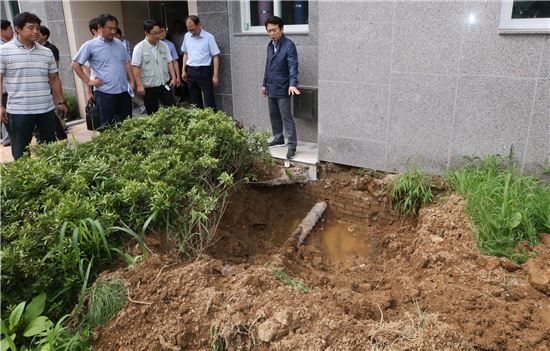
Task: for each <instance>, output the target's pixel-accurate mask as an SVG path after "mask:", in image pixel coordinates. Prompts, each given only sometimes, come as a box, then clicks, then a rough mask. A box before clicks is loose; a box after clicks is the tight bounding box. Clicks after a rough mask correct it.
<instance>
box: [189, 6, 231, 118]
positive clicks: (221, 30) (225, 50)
mask: <svg viewBox="0 0 550 351" xmlns="http://www.w3.org/2000/svg"><path fill="white" fill-rule="evenodd" d="M196 5H197V15H198V16H199V18H200V20H201V24H202V27H203V29H205V30H206V31H208V32H210V33H211V34H212V35H214V37H215V38H216V43H217V44H218V46H219V48H220V52H221V53H220V71H219V78H220V86H219V87H218V88H217V89H215V91H214V94H215V98H216V105H217V107H218V109H219V110H222V111H224V112H225V113H227V114H228V115H231V116H232V115H234V109H233V97H232V92H233V87H232V71H231V62H232V55H231V52H232V48H231V45H230V40H229V37H230V34H229V13H228V3H227V1H225V0H221V1H201V0H199V1H197V2H196Z"/></svg>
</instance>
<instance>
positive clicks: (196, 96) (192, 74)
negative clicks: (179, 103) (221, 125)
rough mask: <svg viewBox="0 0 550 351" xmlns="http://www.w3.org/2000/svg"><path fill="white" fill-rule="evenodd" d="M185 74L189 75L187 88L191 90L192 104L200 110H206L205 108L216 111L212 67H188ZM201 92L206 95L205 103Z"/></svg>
mask: <svg viewBox="0 0 550 351" xmlns="http://www.w3.org/2000/svg"><path fill="white" fill-rule="evenodd" d="M185 72H186V73H187V87H188V88H189V97H190V99H191V104H193V105H195V106H197V107H199V108H204V107H205V106H206V107H211V108H212V109H213V110H214V111H216V101H215V100H214V86H213V85H212V67H211V66H199V67H191V66H186V67H185ZM201 92H202V94H204V103H203V101H202V94H201Z"/></svg>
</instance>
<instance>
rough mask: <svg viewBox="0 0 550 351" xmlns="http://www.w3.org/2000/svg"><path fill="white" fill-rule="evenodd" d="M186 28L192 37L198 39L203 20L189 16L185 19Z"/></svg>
mask: <svg viewBox="0 0 550 351" xmlns="http://www.w3.org/2000/svg"><path fill="white" fill-rule="evenodd" d="M185 26H186V27H187V31H188V32H189V33H191V35H192V36H194V37H196V36H198V35H199V34H201V20H200V19H199V17H198V16H195V15H191V16H188V17H187V18H186V19H185Z"/></svg>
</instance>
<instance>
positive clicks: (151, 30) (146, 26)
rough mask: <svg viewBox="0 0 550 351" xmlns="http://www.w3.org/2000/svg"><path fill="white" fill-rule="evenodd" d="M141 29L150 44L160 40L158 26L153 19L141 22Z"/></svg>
mask: <svg viewBox="0 0 550 351" xmlns="http://www.w3.org/2000/svg"><path fill="white" fill-rule="evenodd" d="M143 30H144V31H145V38H147V41H148V42H149V43H151V44H153V45H154V44H156V43H158V41H159V40H160V36H159V34H160V26H159V25H158V23H157V21H155V20H146V21H145V22H143Z"/></svg>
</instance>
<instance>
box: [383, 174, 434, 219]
mask: <svg viewBox="0 0 550 351" xmlns="http://www.w3.org/2000/svg"><path fill="white" fill-rule="evenodd" d="M388 186H389V188H390V200H391V202H392V204H393V207H394V209H395V210H397V211H398V212H400V213H401V214H404V215H409V214H412V215H417V214H418V210H420V207H422V206H423V205H424V204H428V203H430V202H432V200H433V199H434V191H435V190H441V189H442V186H441V185H439V184H438V183H437V182H435V180H434V178H433V177H431V176H427V175H425V174H424V173H422V171H421V170H420V169H419V168H414V169H412V170H409V171H407V172H404V173H401V174H399V176H398V177H397V179H396V180H395V181H394V182H392V183H391V184H389V185H388Z"/></svg>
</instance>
